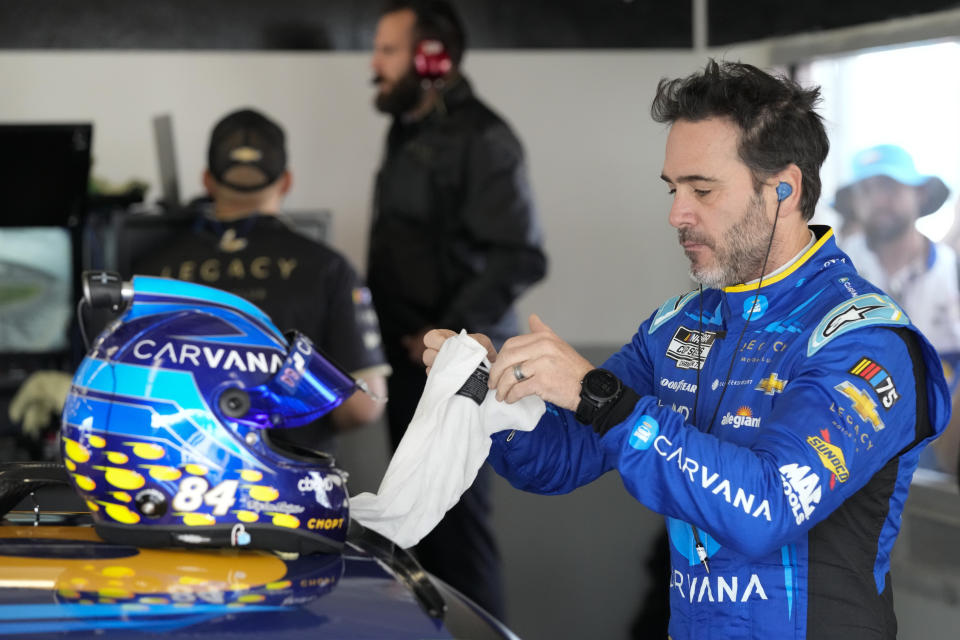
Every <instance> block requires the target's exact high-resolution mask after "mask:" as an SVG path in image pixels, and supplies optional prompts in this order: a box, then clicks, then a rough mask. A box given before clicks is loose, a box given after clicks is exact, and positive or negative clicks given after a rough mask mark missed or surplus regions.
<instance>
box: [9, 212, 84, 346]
mask: <svg viewBox="0 0 960 640" xmlns="http://www.w3.org/2000/svg"><path fill="white" fill-rule="evenodd" d="M73 283H74V280H73V249H72V242H71V237H70V232H69V231H68V230H67V229H63V228H58V227H18V228H9V227H7V228H0V353H51V352H56V351H63V350H66V349H67V348H68V347H69V340H68V330H69V326H70V322H71V320H72V317H73Z"/></svg>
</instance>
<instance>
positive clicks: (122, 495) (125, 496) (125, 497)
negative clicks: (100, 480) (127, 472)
mask: <svg viewBox="0 0 960 640" xmlns="http://www.w3.org/2000/svg"><path fill="white" fill-rule="evenodd" d="M110 495H112V496H113V497H114V498H116V499H117V500H119V501H120V502H130V501H131V500H133V498H132V497H131V496H130V494H129V493H127V492H125V491H111V492H110Z"/></svg>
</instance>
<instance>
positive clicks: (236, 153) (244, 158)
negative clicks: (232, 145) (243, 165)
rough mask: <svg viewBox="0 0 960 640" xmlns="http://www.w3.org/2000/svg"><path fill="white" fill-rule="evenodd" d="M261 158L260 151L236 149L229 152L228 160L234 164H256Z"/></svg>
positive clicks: (246, 148) (243, 148) (247, 148)
mask: <svg viewBox="0 0 960 640" xmlns="http://www.w3.org/2000/svg"><path fill="white" fill-rule="evenodd" d="M262 157H263V154H262V153H261V152H260V150H259V149H254V148H253V147H237V148H236V149H234V150H233V151H231V152H230V159H231V160H233V161H235V162H256V161H257V160H259V159H260V158H262Z"/></svg>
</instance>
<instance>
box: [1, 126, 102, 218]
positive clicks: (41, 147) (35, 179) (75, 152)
mask: <svg viewBox="0 0 960 640" xmlns="http://www.w3.org/2000/svg"><path fill="white" fill-rule="evenodd" d="M92 137H93V127H92V126H91V125H90V124H84V123H74V124H0V149H3V153H2V154H0V193H2V194H3V197H2V198H0V226H3V227H48V226H53V227H67V226H74V225H76V224H78V223H79V222H80V221H81V220H82V218H83V215H84V213H85V209H86V196H87V183H88V180H89V176H90V145H91V141H92Z"/></svg>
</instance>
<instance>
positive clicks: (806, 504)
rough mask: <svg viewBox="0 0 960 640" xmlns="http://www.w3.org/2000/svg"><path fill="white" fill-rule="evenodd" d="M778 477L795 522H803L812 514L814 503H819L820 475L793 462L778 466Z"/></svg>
mask: <svg viewBox="0 0 960 640" xmlns="http://www.w3.org/2000/svg"><path fill="white" fill-rule="evenodd" d="M780 479H781V480H783V493H784V495H785V496H787V501H788V502H789V503H790V508H791V509H792V510H793V517H794V519H795V520H796V521H797V524H798V525H799V524H803V523H804V522H805V521H806V520H809V519H810V516H811V515H813V510H814V508H815V507H816V505H818V504H820V476H818V475H817V474H816V473H814V472H813V471H811V470H810V467H808V466H806V465H804V466H800V465H798V464H797V463H795V462H791V463H790V464H785V465H783V466H782V467H780Z"/></svg>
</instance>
